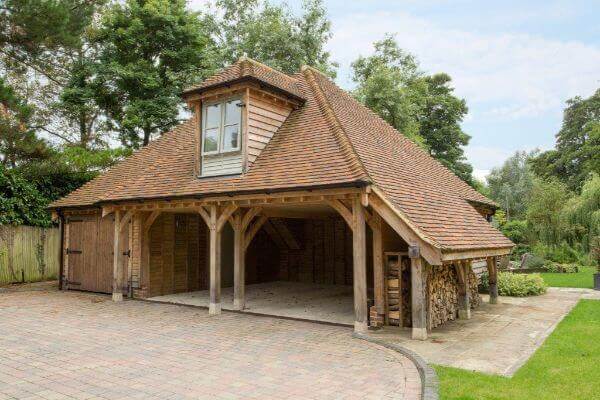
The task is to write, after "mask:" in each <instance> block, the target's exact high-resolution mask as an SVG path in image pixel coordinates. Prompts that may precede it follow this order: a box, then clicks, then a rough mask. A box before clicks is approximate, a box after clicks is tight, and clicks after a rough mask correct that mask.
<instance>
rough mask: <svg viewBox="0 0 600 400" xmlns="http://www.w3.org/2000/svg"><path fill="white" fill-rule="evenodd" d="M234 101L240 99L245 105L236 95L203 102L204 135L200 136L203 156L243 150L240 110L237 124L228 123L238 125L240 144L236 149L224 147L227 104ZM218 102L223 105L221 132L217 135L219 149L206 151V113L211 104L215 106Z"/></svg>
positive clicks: (240, 100)
mask: <svg viewBox="0 0 600 400" xmlns="http://www.w3.org/2000/svg"><path fill="white" fill-rule="evenodd" d="M232 101H239V102H240V104H241V105H243V103H242V99H241V98H238V97H234V98H229V99H227V100H219V101H211V102H206V103H204V104H202V135H201V136H202V137H201V138H200V139H201V140H202V155H203V156H211V155H217V154H229V153H236V152H239V151H241V150H242V134H243V133H242V112H241V110H240V120H239V121H238V122H237V123H236V124H228V125H227V126H234V125H238V127H239V128H238V145H237V148H235V149H227V150H224V149H223V147H224V145H223V141H224V140H225V127H226V125H225V113H226V111H227V107H226V104H227V103H229V102H232ZM216 104H220V106H221V122H220V124H219V134H218V137H217V150H214V151H205V150H204V144H205V140H204V138H205V134H206V121H207V118H206V115H207V112H208V107H209V106H214V105H216Z"/></svg>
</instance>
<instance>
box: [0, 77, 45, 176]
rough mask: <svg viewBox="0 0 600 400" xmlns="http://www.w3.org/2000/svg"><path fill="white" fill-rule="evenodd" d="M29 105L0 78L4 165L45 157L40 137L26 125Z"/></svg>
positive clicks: (0, 154)
mask: <svg viewBox="0 0 600 400" xmlns="http://www.w3.org/2000/svg"><path fill="white" fill-rule="evenodd" d="M32 114H33V108H32V107H31V106H30V105H29V104H27V102H26V101H25V100H24V99H22V98H20V97H19V96H18V95H17V94H16V93H15V91H14V90H13V88H12V87H11V86H9V85H8V84H7V83H6V81H5V80H4V79H3V78H2V77H0V163H1V164H2V165H3V166H5V167H10V168H15V167H17V166H18V165H22V164H23V163H26V162H29V161H31V160H35V159H42V158H45V157H47V156H48V147H47V144H46V142H45V141H44V140H42V139H39V138H37V136H36V135H35V132H34V131H33V130H32V129H31V127H30V120H31V118H32Z"/></svg>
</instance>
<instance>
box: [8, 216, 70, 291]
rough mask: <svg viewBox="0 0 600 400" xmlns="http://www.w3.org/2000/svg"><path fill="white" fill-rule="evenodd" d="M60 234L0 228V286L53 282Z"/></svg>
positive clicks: (51, 230) (33, 228)
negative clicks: (51, 280) (50, 280)
mask: <svg viewBox="0 0 600 400" xmlns="http://www.w3.org/2000/svg"><path fill="white" fill-rule="evenodd" d="M59 264H60V230H59V229H58V228H40V227H36V226H24V225H22V226H8V225H6V226H0V285H1V284H6V283H13V282H35V281H42V280H49V279H56V278H57V277H58V273H59Z"/></svg>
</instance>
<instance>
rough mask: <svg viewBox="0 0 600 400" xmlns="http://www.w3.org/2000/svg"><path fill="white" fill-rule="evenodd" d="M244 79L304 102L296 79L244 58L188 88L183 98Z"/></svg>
mask: <svg viewBox="0 0 600 400" xmlns="http://www.w3.org/2000/svg"><path fill="white" fill-rule="evenodd" d="M245 79H254V80H257V81H259V82H260V83H262V84H266V85H268V86H269V87H271V88H272V89H278V90H280V91H282V92H284V93H286V94H288V95H291V96H292V97H294V98H296V99H298V100H304V97H303V96H302V93H301V92H300V90H299V88H298V82H297V81H296V79H294V78H292V77H290V76H289V75H286V74H284V73H283V72H280V71H277V70H275V69H273V68H271V67H269V66H267V65H264V64H261V63H259V62H258V61H255V60H253V59H251V58H248V57H245V56H242V57H241V58H240V59H239V60H238V61H236V62H235V63H234V64H232V65H230V66H228V67H226V68H224V69H222V70H221V71H219V72H217V73H216V74H215V75H213V76H211V77H210V78H208V79H206V80H204V81H203V82H201V83H199V84H197V85H193V86H191V87H188V88H187V89H185V90H184V91H183V94H184V96H185V95H187V94H190V93H195V92H202V91H204V90H207V89H209V88H214V87H218V86H221V85H225V84H231V83H232V82H236V81H242V80H245Z"/></svg>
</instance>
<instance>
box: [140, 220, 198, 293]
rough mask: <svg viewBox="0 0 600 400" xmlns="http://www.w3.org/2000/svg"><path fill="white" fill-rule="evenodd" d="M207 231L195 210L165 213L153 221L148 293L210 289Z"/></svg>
mask: <svg viewBox="0 0 600 400" xmlns="http://www.w3.org/2000/svg"><path fill="white" fill-rule="evenodd" d="M207 235H208V233H207V228H206V224H205V223H204V222H203V221H201V220H200V216H199V215H196V214H175V213H163V214H161V215H160V216H159V217H158V218H157V219H156V220H155V221H154V224H153V225H152V227H151V228H150V235H149V236H150V266H149V277H150V280H149V281H150V287H149V293H148V296H149V297H151V296H159V295H166V294H171V293H181V292H188V291H194V290H203V289H208V276H207V273H208V269H207V259H206V255H207V252H206V243H207Z"/></svg>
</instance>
